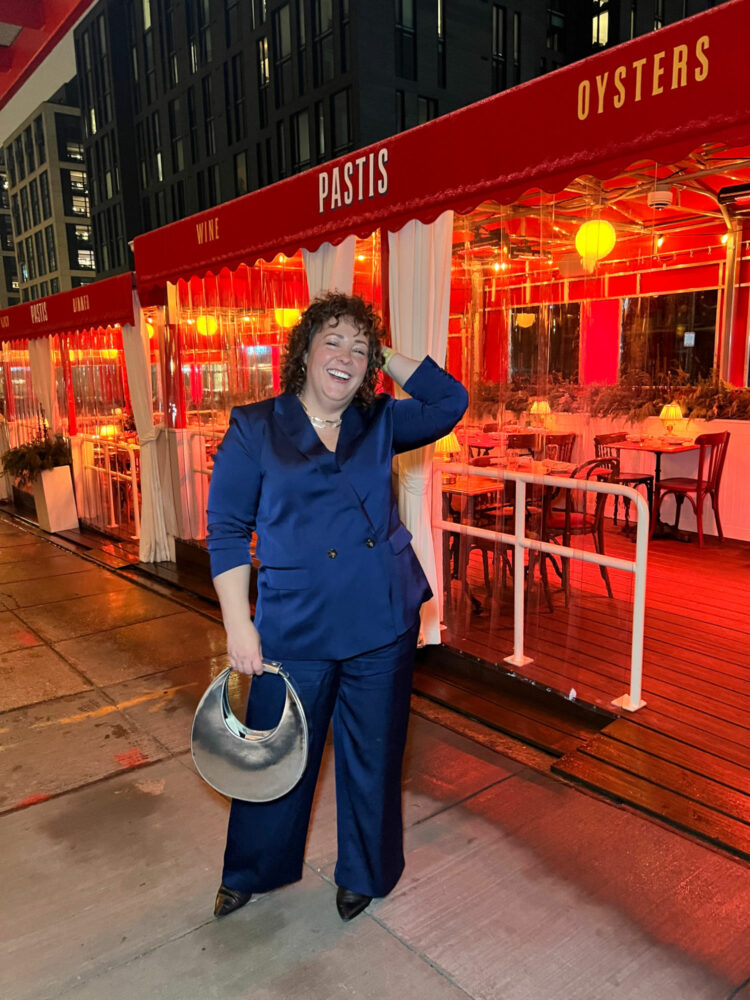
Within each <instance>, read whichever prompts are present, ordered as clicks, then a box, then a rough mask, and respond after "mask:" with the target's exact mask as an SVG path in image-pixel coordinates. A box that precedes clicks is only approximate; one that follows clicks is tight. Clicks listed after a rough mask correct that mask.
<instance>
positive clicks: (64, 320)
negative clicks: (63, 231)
mask: <svg viewBox="0 0 750 1000" xmlns="http://www.w3.org/2000/svg"><path fill="white" fill-rule="evenodd" d="M134 321H135V314H134V311H133V274H132V273H131V272H130V271H128V272H127V273H126V274H118V275H115V277H114V278H105V279H104V280H103V281H95V282H92V283H91V284H90V285H84V286H83V287H82V288H74V289H73V290H72V291H70V292H59V293H58V294H57V295H48V296H47V297H46V298H44V299H36V300H35V301H34V302H23V303H22V304H21V305H20V306H12V307H11V308H10V309H3V310H0V342H2V341H5V340H8V341H10V340H32V339H33V338H34V337H47V336H49V335H50V334H52V333H74V332H75V331H77V330H89V329H91V328H92V327H99V326H113V325H114V324H115V323H133V322H134Z"/></svg>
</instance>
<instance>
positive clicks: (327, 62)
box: [313, 0, 336, 87]
mask: <svg viewBox="0 0 750 1000" xmlns="http://www.w3.org/2000/svg"><path fill="white" fill-rule="evenodd" d="M335 72H336V69H335V65H334V57H333V0H313V77H314V81H315V86H316V87H320V86H321V84H324V83H327V82H328V81H329V80H332V79H333V77H334V75H335Z"/></svg>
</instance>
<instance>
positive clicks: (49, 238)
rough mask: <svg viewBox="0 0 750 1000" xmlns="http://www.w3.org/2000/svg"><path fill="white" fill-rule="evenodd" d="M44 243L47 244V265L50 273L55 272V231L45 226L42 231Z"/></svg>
mask: <svg viewBox="0 0 750 1000" xmlns="http://www.w3.org/2000/svg"><path fill="white" fill-rule="evenodd" d="M44 242H45V243H46V244H47V264H48V265H49V269H50V271H56V270H57V251H56V249H55V230H54V229H53V227H52V226H47V228H46V229H45V230H44Z"/></svg>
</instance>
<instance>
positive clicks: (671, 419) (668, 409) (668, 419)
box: [659, 403, 682, 437]
mask: <svg viewBox="0 0 750 1000" xmlns="http://www.w3.org/2000/svg"><path fill="white" fill-rule="evenodd" d="M659 420H661V422H662V423H663V424H664V426H665V428H666V430H667V435H668V436H669V437H672V436H673V435H672V432H673V430H674V425H675V424H676V423H677V421H678V420H682V408H681V407H680V404H679V403H667V404H666V406H662V408H661V413H660V414H659Z"/></svg>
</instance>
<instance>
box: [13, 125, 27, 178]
mask: <svg viewBox="0 0 750 1000" xmlns="http://www.w3.org/2000/svg"><path fill="white" fill-rule="evenodd" d="M13 150H14V152H15V156H16V170H17V171H18V180H19V183H20V182H21V181H22V180H24V179H25V177H26V163H25V162H24V158H23V147H22V145H21V136H20V135H19V137H18V138H17V139H16V141H15V142H14V143H13Z"/></svg>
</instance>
